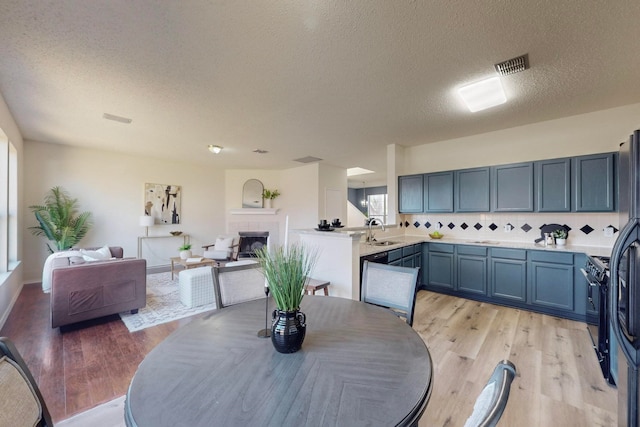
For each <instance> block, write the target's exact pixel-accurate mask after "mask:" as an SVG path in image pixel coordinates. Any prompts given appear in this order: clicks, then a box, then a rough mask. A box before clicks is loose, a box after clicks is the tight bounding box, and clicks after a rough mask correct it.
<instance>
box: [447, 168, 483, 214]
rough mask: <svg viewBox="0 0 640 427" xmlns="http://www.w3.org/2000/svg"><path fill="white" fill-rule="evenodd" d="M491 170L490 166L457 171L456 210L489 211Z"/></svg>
mask: <svg viewBox="0 0 640 427" xmlns="http://www.w3.org/2000/svg"><path fill="white" fill-rule="evenodd" d="M489 171H490V168H488V167H486V168H475V169H463V170H457V171H455V184H456V191H455V211H456V212H489V210H490V209H491V205H490V203H489V200H490V192H491V187H490V185H489V177H490V173H489Z"/></svg>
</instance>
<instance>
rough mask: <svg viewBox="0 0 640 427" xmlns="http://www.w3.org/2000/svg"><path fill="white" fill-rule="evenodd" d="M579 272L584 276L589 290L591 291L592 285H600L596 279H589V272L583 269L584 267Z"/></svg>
mask: <svg viewBox="0 0 640 427" xmlns="http://www.w3.org/2000/svg"><path fill="white" fill-rule="evenodd" d="M580 272H581V273H582V275H583V276H584V278H585V279H586V281H587V284H588V285H589V292H591V288H592V287H594V288H597V287H598V286H600V283H598V282H597V281H595V280H592V279H591V276H590V275H589V273H587V272H586V271H585V269H584V268H581V269H580Z"/></svg>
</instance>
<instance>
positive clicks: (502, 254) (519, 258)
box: [490, 248, 527, 303]
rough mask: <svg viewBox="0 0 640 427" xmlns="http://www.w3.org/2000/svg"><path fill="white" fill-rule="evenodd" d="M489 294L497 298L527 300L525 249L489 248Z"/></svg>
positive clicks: (523, 301)
mask: <svg viewBox="0 0 640 427" xmlns="http://www.w3.org/2000/svg"><path fill="white" fill-rule="evenodd" d="M490 295H491V296H492V297H493V298H497V299H506V300H510V301H517V302H522V303H525V302H526V301H527V251H525V250H521V249H499V248H491V286H490Z"/></svg>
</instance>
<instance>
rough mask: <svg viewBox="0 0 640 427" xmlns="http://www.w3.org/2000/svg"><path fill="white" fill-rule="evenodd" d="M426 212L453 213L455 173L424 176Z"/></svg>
mask: <svg viewBox="0 0 640 427" xmlns="http://www.w3.org/2000/svg"><path fill="white" fill-rule="evenodd" d="M424 211H425V212H431V213H435V212H453V172H437V173H428V174H425V175H424Z"/></svg>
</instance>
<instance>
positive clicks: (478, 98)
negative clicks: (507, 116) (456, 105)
mask: <svg viewBox="0 0 640 427" xmlns="http://www.w3.org/2000/svg"><path fill="white" fill-rule="evenodd" d="M458 93H459V94H460V96H461V97H462V100H463V101H464V103H465V104H466V105H467V107H468V108H469V110H471V112H472V113H475V112H476V111H480V110H486V109H487V108H491V107H495V106H496V105H500V104H504V103H505V102H507V97H506V95H505V94H504V90H503V89H502V83H501V82H500V77H491V78H489V79H486V80H481V81H479V82H476V83H471V84H469V85H466V86H462V87H460V88H458Z"/></svg>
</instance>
